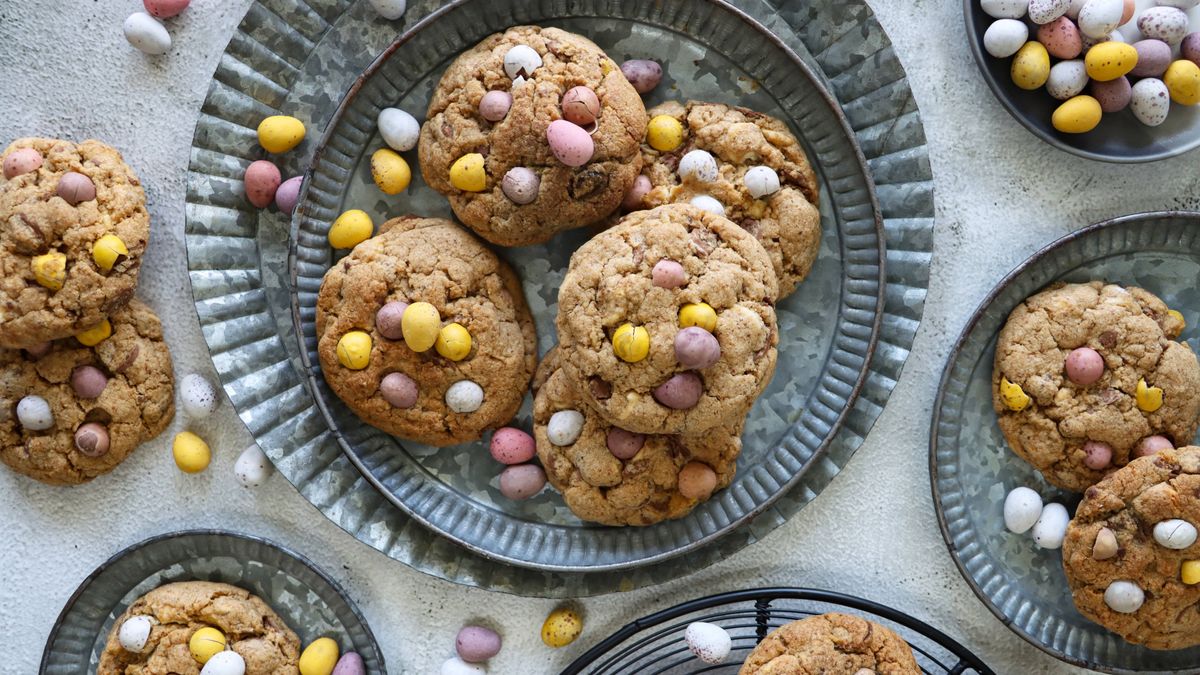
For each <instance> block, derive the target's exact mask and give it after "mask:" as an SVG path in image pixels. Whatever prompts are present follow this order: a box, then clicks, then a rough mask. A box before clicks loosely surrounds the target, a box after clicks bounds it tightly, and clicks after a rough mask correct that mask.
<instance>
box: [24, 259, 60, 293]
mask: <svg viewBox="0 0 1200 675" xmlns="http://www.w3.org/2000/svg"><path fill="white" fill-rule="evenodd" d="M31 265H32V267H33V278H34V279H37V282H38V284H40V285H42V286H45V287H46V288H49V289H50V290H52V291H58V290H62V287H63V282H64V281H66V280H67V256H66V255H65V254H62V253H59V252H58V251H51V252H50V253H47V254H45V255H39V256H35V257H34V258H33V262H32V263H31Z"/></svg>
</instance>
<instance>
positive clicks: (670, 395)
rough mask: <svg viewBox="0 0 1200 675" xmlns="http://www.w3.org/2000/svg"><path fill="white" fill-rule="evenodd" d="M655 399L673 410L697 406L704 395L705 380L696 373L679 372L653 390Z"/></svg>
mask: <svg viewBox="0 0 1200 675" xmlns="http://www.w3.org/2000/svg"><path fill="white" fill-rule="evenodd" d="M651 393H652V394H653V396H654V400H656V401H658V402H659V403H661V404H662V405H664V406H666V407H668V408H671V409H673V410H687V409H689V408H694V407H696V404H697V403H699V402H700V397H701V396H703V395H704V382H703V381H701V380H700V376H699V375H696V374H695V373H677V374H675V375H672V376H671V379H669V380H667V381H666V382H663V383H662V384H660V385H658V386H657V387H655V388H654V390H653V391H652V392H651Z"/></svg>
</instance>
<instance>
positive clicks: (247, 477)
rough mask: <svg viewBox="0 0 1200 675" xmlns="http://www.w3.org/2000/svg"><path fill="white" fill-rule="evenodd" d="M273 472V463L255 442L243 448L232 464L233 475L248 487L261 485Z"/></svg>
mask: <svg viewBox="0 0 1200 675" xmlns="http://www.w3.org/2000/svg"><path fill="white" fill-rule="evenodd" d="M274 472H275V465H274V464H272V463H271V460H270V459H269V458H268V457H267V455H266V453H264V452H263V451H262V448H260V447H258V445H257V444H255V445H251V446H250V447H248V448H246V449H245V450H243V451H242V454H241V455H239V456H238V458H237V462H235V463H234V465H233V475H235V476H237V479H238V482H239V483H241V484H242V485H244V486H246V487H248V488H252V487H258V486H259V485H262V484H263V483H264V482H266V480H267V479H268V478H270V477H271V474H272V473H274Z"/></svg>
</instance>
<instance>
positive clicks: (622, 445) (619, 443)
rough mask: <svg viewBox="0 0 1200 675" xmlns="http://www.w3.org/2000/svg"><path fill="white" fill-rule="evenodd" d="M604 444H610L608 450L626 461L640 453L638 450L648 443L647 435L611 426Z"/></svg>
mask: <svg viewBox="0 0 1200 675" xmlns="http://www.w3.org/2000/svg"><path fill="white" fill-rule="evenodd" d="M604 444H605V445H607V446H608V451H609V452H611V453H612V455H613V457H616V458H617V459H619V460H621V461H625V460H629V459H633V458H634V456H635V455H637V454H638V451H639V450H641V449H642V446H644V445H645V444H646V437H645V436H644V435H642V434H637V433H634V432H632V431H626V430H624V429H622V428H620V427H610V428H609V430H608V434H607V435H606V436H605V438H604Z"/></svg>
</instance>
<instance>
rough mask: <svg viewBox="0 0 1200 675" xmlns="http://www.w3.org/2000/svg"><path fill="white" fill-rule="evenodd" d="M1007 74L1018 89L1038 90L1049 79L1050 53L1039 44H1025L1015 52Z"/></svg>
mask: <svg viewBox="0 0 1200 675" xmlns="http://www.w3.org/2000/svg"><path fill="white" fill-rule="evenodd" d="M1009 73H1010V75H1011V76H1012V81H1013V84H1016V85H1017V86H1018V87H1020V88H1022V89H1026V90H1029V91H1033V90H1034V89H1038V88H1039V87H1041V86H1042V85H1043V84H1046V80H1047V79H1049V77H1050V53H1049V52H1047V51H1046V48H1045V47H1044V46H1042V43H1040V42H1026V43H1025V44H1024V45H1023V46H1022V47H1021V48H1020V49H1018V50H1017V55H1016V57H1014V58H1013V62H1012V67H1011V68H1010V70H1009Z"/></svg>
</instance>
